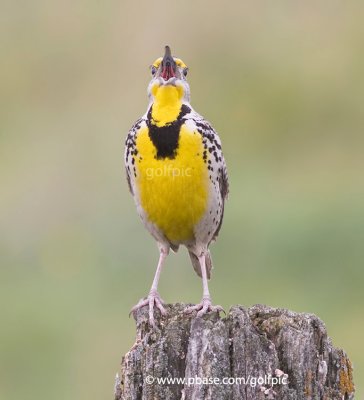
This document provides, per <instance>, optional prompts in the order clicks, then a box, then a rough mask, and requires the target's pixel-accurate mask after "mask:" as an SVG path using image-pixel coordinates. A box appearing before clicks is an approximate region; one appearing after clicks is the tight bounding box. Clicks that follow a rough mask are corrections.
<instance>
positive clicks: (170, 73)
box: [160, 46, 177, 81]
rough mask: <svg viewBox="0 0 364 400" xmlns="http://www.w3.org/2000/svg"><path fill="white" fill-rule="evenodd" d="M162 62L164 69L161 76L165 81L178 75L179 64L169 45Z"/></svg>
mask: <svg viewBox="0 0 364 400" xmlns="http://www.w3.org/2000/svg"><path fill="white" fill-rule="evenodd" d="M161 64H162V65H161V67H162V70H161V73H160V76H161V77H162V78H163V79H164V80H165V81H168V79H170V78H173V77H176V70H177V65H176V63H175V61H174V60H173V57H172V54H171V49H170V48H169V46H166V47H165V53H164V57H163V60H162V63H161Z"/></svg>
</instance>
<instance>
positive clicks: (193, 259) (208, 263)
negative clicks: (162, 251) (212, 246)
mask: <svg viewBox="0 0 364 400" xmlns="http://www.w3.org/2000/svg"><path fill="white" fill-rule="evenodd" d="M188 253H189V255H190V258H191V262H192V266H193V269H194V270H195V271H196V274H197V275H198V276H199V277H200V278H202V274H201V266H200V263H199V261H198V257H197V256H196V255H195V254H193V253H192V252H191V251H189V252H188ZM211 270H212V259H211V254H210V250H208V251H207V253H206V274H207V279H210V277H211Z"/></svg>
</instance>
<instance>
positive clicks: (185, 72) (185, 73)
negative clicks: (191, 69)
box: [183, 68, 188, 76]
mask: <svg viewBox="0 0 364 400" xmlns="http://www.w3.org/2000/svg"><path fill="white" fill-rule="evenodd" d="M187 73H188V68H183V75H184V76H187Z"/></svg>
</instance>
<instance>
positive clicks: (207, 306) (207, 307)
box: [184, 296, 225, 317]
mask: <svg viewBox="0 0 364 400" xmlns="http://www.w3.org/2000/svg"><path fill="white" fill-rule="evenodd" d="M194 311H197V317H202V316H203V315H205V314H206V313H208V312H209V311H212V312H218V313H219V312H220V311H221V312H223V313H224V314H225V311H224V309H223V308H222V307H221V306H213V305H212V303H211V297H210V296H206V297H203V298H202V301H201V303H199V304H196V305H195V306H191V307H187V308H186V309H185V311H184V312H185V313H186V314H191V313H192V312H194Z"/></svg>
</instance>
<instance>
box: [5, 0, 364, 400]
mask: <svg viewBox="0 0 364 400" xmlns="http://www.w3.org/2000/svg"><path fill="white" fill-rule="evenodd" d="M363 12H364V3H363V2H355V1H354V2H343V1H321V2H311V1H307V2H296V1H282V2H260V1H249V2H241V1H230V2H226V3H224V4H222V3H221V2H218V1H211V0H209V1H208V0H199V1H195V2H184V3H173V2H172V3H171V2H160V1H153V2H150V1H148V2H147V1H135V2H119V1H104V2H99V1H95V0H88V1H85V0H84V1H68V0H66V1H63V2H55V1H46V0H34V1H32V2H30V1H28V2H27V1H21V2H13V1H10V0H7V1H2V11H1V14H0V22H1V23H0V33H1V44H2V50H1V56H0V57H1V76H0V96H1V97H0V99H1V107H0V113H1V132H0V160H1V169H0V179H1V196H0V257H1V268H0V307H1V325H0V326H1V329H0V397H1V399H6V400H13V399H24V398H26V399H27V400H33V399H37V400H38V399H39V398H42V397H44V396H47V397H50V398H52V400H58V399H59V400H61V399H62V400H63V399H77V400H81V399H87V400H93V399H95V400H96V399H111V398H112V396H113V379H114V376H115V373H116V372H117V370H118V367H119V362H120V360H121V356H122V354H124V353H125V352H126V351H127V350H128V349H129V348H130V346H131V345H132V344H133V341H134V332H135V328H134V322H133V320H132V319H129V318H128V311H129V309H130V307H132V306H133V305H134V304H135V303H136V302H137V301H138V300H139V298H140V297H142V296H144V295H145V294H146V293H147V291H148V290H149V287H150V285H151V281H152V277H153V274H154V270H155V266H156V262H157V257H158V253H157V249H156V246H155V243H154V241H153V240H152V238H151V237H150V236H149V235H148V233H147V232H146V231H145V230H144V228H143V226H142V224H141V222H140V221H139V218H138V217H137V215H136V211H135V207H134V204H133V202H132V199H131V197H130V196H129V193H128V189H127V184H126V182H125V176H124V166H123V144H124V138H125V135H126V133H127V131H128V129H129V128H130V126H131V125H132V123H133V122H134V121H135V120H136V119H137V118H138V117H139V116H141V115H142V114H143V113H144V112H145V110H146V106H147V98H146V87H147V84H148V82H149V79H150V76H149V69H148V66H149V65H150V64H151V63H152V61H154V59H155V58H157V57H159V56H160V55H162V52H163V47H164V45H165V44H169V45H170V46H171V48H172V51H173V52H174V54H175V55H176V56H179V57H181V58H182V59H183V60H184V61H185V62H186V63H187V64H188V65H189V67H190V73H189V81H190V85H191V92H192V104H193V106H194V107H195V109H196V110H198V112H200V113H201V114H202V115H204V116H205V117H206V118H207V119H209V120H210V121H211V123H212V124H213V125H214V126H215V128H216V129H217V131H218V132H219V133H220V136H221V138H222V141H223V146H224V153H225V157H226V160H227V164H228V170H229V176H230V182H231V194H230V199H229V202H228V203H227V206H226V213H225V221H224V225H223V229H222V231H221V234H220V237H219V240H218V242H217V244H215V245H214V246H213V248H212V252H213V257H214V264H215V269H214V273H213V279H212V281H211V284H210V289H211V292H212V296H213V300H214V301H215V302H216V303H218V304H222V305H223V306H224V307H225V308H227V309H228V308H229V307H230V306H231V305H233V304H237V303H240V304H244V305H252V304H254V303H265V304H268V305H271V306H278V307H285V308H290V309H293V310H296V311H307V312H312V313H315V314H317V315H318V316H319V317H320V318H321V319H323V320H324V321H325V323H326V325H327V328H328V332H329V335H330V336H331V337H332V339H333V342H334V344H335V345H336V346H339V347H343V348H344V349H345V350H346V351H347V352H348V354H349V356H350V358H351V360H352V361H353V363H354V368H355V371H354V378H355V383H356V386H357V389H358V391H357V397H358V398H361V396H364V392H363V391H360V385H361V384H362V383H363V380H364V378H363V375H364V351H363V350H364V349H363V340H362V336H363V329H364V320H363V305H364V296H363V278H364V269H363V260H364V246H363V242H364V208H363V204H364V203H363V200H364V185H363V171H364V157H363V145H364V136H363V124H364V118H363V115H364V110H363V104H364V85H363V71H364V39H363V38H364V24H363V17H364V13H363ZM201 290H202V289H201V281H200V279H198V278H197V276H196V275H195V273H194V271H193V270H192V267H191V266H190V262H189V259H188V256H187V254H186V251H185V250H182V251H180V253H179V254H178V255H172V256H171V257H170V258H169V259H168V261H167V266H166V269H165V271H164V273H163V274H162V278H161V283H160V292H161V295H162V297H163V298H164V299H165V300H166V301H168V302H177V301H183V302H197V301H199V300H200V297H201Z"/></svg>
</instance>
